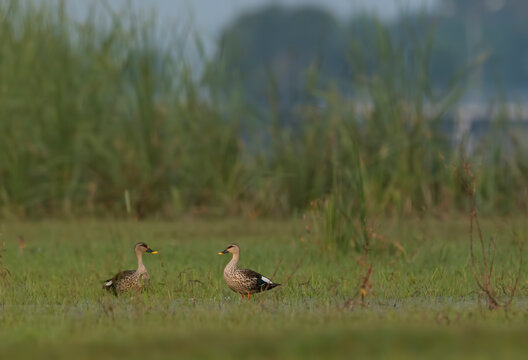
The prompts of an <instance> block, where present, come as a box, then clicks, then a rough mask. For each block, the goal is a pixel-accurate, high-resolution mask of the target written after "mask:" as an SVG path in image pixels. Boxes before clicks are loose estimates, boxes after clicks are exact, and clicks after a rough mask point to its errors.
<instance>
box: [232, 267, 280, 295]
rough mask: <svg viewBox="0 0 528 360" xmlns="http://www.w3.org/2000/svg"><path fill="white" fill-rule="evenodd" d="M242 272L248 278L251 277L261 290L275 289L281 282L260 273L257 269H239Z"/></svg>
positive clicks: (253, 283) (254, 284) (255, 285)
mask: <svg viewBox="0 0 528 360" xmlns="http://www.w3.org/2000/svg"><path fill="white" fill-rule="evenodd" d="M238 271H240V273H241V274H242V275H243V276H244V277H245V278H246V279H249V280H250V281H251V283H252V285H253V286H254V287H255V288H258V289H259V291H264V290H269V289H273V288H274V287H276V286H279V285H280V284H276V283H274V282H273V281H271V280H270V279H268V278H267V277H265V276H264V275H262V274H259V273H258V272H256V271H253V270H250V269H239V270H238Z"/></svg>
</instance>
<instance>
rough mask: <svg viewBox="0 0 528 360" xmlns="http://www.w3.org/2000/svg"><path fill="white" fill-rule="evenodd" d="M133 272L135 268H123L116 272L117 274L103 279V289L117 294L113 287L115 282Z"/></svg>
mask: <svg viewBox="0 0 528 360" xmlns="http://www.w3.org/2000/svg"><path fill="white" fill-rule="evenodd" d="M135 272H136V270H125V271H120V272H118V273H117V274H115V275H114V277H113V278H111V279H108V280H105V283H104V285H103V289H106V290H112V291H113V293H114V295H117V292H116V288H115V283H116V282H118V281H119V280H121V279H124V278H126V277H127V276H130V275H132V274H134V273H135Z"/></svg>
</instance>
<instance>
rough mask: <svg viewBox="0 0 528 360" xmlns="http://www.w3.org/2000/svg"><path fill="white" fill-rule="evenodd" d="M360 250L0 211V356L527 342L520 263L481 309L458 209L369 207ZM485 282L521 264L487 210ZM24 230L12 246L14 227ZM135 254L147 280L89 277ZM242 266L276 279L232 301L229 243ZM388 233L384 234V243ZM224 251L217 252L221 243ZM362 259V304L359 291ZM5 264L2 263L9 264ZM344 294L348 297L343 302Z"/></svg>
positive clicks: (518, 349)
mask: <svg viewBox="0 0 528 360" xmlns="http://www.w3.org/2000/svg"><path fill="white" fill-rule="evenodd" d="M375 225H376V228H377V233H378V234H379V236H378V240H377V241H376V242H375V244H374V245H373V250H372V251H371V252H370V254H369V255H368V256H367V257H359V255H358V254H357V253H355V252H351V253H349V254H348V255H332V254H331V253H329V252H325V251H323V250H321V249H320V248H318V247H317V246H315V245H313V244H311V243H309V242H307V241H306V240H305V241H302V240H300V234H302V233H303V224H302V222H300V221H299V222H296V221H284V222H279V221H263V220H259V221H248V220H245V219H240V220H236V219H233V220H185V221H184V220H181V221H178V222H152V221H151V222H133V221H117V222H112V221H105V222H102V221H72V222H68V221H57V222H54V221H45V222H16V223H11V222H6V221H4V222H2V224H1V235H0V236H1V238H0V244H1V243H4V244H5V245H4V251H3V252H2V258H1V261H2V274H3V276H2V277H0V281H2V283H1V287H0V301H1V308H0V337H1V338H2V341H1V342H0V352H1V355H2V356H1V358H5V359H7V358H14V357H15V356H16V357H17V358H24V357H25V358H35V357H36V356H38V357H39V358H50V359H71V358H76V359H94V358H98V359H106V358H115V357H123V358H128V359H133V358H149V359H155V358H162V357H174V358H180V357H195V358H271V357H274V358H299V359H300V358H303V359H304V358H323V357H324V358H332V357H335V358H341V357H347V358H351V357H356V358H365V357H366V356H372V357H376V358H391V359H393V358H408V357H413V356H414V357H417V358H421V357H423V356H426V355H428V356H430V357H432V358H446V357H447V358H471V357H473V358H506V357H508V356H511V357H514V356H522V355H523V354H525V353H526V350H528V344H527V343H526V335H527V334H528V311H527V309H528V302H527V301H526V299H527V295H528V288H527V287H526V279H528V272H527V270H526V267H525V266H524V267H523V268H522V274H521V278H520V283H519V286H518V291H517V294H516V298H515V301H514V302H513V304H512V306H511V307H510V308H508V309H499V310H495V311H490V310H488V309H487V307H486V304H485V301H484V300H483V299H482V297H480V296H479V293H478V292H477V291H476V285H475V282H474V279H473V276H472V271H471V267H470V258H469V252H468V240H467V234H468V230H467V221H465V219H460V220H456V219H442V220H439V219H437V220H434V219H428V220H413V221H405V222H403V221H402V222H397V221H394V220H392V221H379V222H377V223H376V224H375ZM483 228H484V231H485V233H486V234H488V235H493V236H494V238H495V240H496V242H497V259H496V262H495V271H494V273H495V274H496V275H495V277H494V278H493V283H494V284H496V290H497V295H498V296H499V297H504V296H503V295H501V294H502V292H503V291H504V292H507V290H508V288H509V287H511V286H512V281H511V279H512V274H513V273H515V271H516V269H517V268H518V261H519V250H518V247H517V245H515V242H514V241H513V240H512V239H513V238H514V237H515V236H513V234H516V237H519V236H522V234H524V233H526V231H525V230H526V229H525V228H523V225H522V222H521V221H520V220H519V221H516V220H507V221H506V220H497V219H493V220H492V219H490V220H486V221H484V225H483ZM19 236H23V237H24V238H25V243H26V247H25V249H24V250H23V251H22V252H21V251H20V249H19V247H18V240H17V239H18V237H19ZM138 241H145V242H147V243H148V244H149V245H150V246H151V247H152V248H154V249H156V250H159V254H157V255H148V256H146V257H145V259H144V260H145V264H146V266H147V269H148V270H149V273H150V275H151V279H152V282H151V288H150V290H149V291H148V292H146V293H143V294H134V295H130V296H122V297H119V298H115V297H113V296H112V295H110V294H108V293H105V292H104V291H103V290H102V289H101V285H102V281H103V280H105V279H107V278H109V277H111V276H112V275H113V274H114V273H115V272H116V271H117V270H120V269H121V270H122V269H128V268H135V266H136V264H135V258H134V254H133V245H134V243H135V242H138ZM230 242H236V243H238V244H239V245H240V246H241V249H242V253H241V266H247V267H250V268H253V269H255V270H257V271H260V272H262V273H263V274H265V275H268V276H269V277H272V279H273V280H274V281H276V282H279V283H283V286H282V287H280V288H277V289H274V290H272V291H270V292H267V293H262V294H258V295H256V296H254V297H253V298H252V299H251V300H250V301H246V300H245V301H242V300H241V299H240V298H239V296H238V295H237V294H235V293H232V292H231V291H230V290H229V289H228V288H227V287H226V285H225V284H224V281H223V278H222V270H223V267H224V266H225V264H226V263H227V261H228V256H227V255H224V256H219V255H217V252H218V251H220V250H223V249H224V247H225V246H226V245H227V244H228V243H230ZM394 244H397V246H396V245H394ZM229 256H230V255H229ZM367 262H369V263H372V264H373V273H372V277H371V281H370V286H371V287H369V288H368V291H367V297H366V306H361V304H360V300H359V298H358V299H356V301H355V305H353V306H345V303H347V300H348V299H350V298H351V297H352V296H353V295H354V294H356V293H357V292H358V290H359V286H360V283H361V280H362V278H363V276H364V274H365V271H366V263H367ZM6 269H7V271H9V273H8V274H6ZM349 304H350V303H349Z"/></svg>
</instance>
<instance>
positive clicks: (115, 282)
mask: <svg viewBox="0 0 528 360" xmlns="http://www.w3.org/2000/svg"><path fill="white" fill-rule="evenodd" d="M134 252H135V253H136V258H137V262H138V268H137V270H125V271H120V272H118V273H117V274H115V276H114V277H113V278H111V279H108V280H106V281H105V283H104V285H103V289H105V290H107V291H111V292H112V293H113V294H114V295H115V296H117V295H119V294H121V293H123V292H126V291H130V290H135V291H142V290H144V289H145V287H146V286H147V285H148V282H149V280H150V277H149V274H148V272H147V269H146V268H145V265H143V254H144V253H147V254H157V253H158V252H157V251H154V250H152V249H151V248H150V247H149V246H148V245H147V244H145V243H144V242H138V243H137V244H136V245H135V246H134Z"/></svg>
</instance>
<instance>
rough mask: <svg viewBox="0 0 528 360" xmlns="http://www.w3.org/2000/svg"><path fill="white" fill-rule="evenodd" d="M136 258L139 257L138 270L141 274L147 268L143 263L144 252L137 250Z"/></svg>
mask: <svg viewBox="0 0 528 360" xmlns="http://www.w3.org/2000/svg"><path fill="white" fill-rule="evenodd" d="M136 258H137V262H138V268H137V272H138V273H140V274H143V273H146V272H147V269H146V268H145V265H143V253H142V252H140V251H137V252H136Z"/></svg>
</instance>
